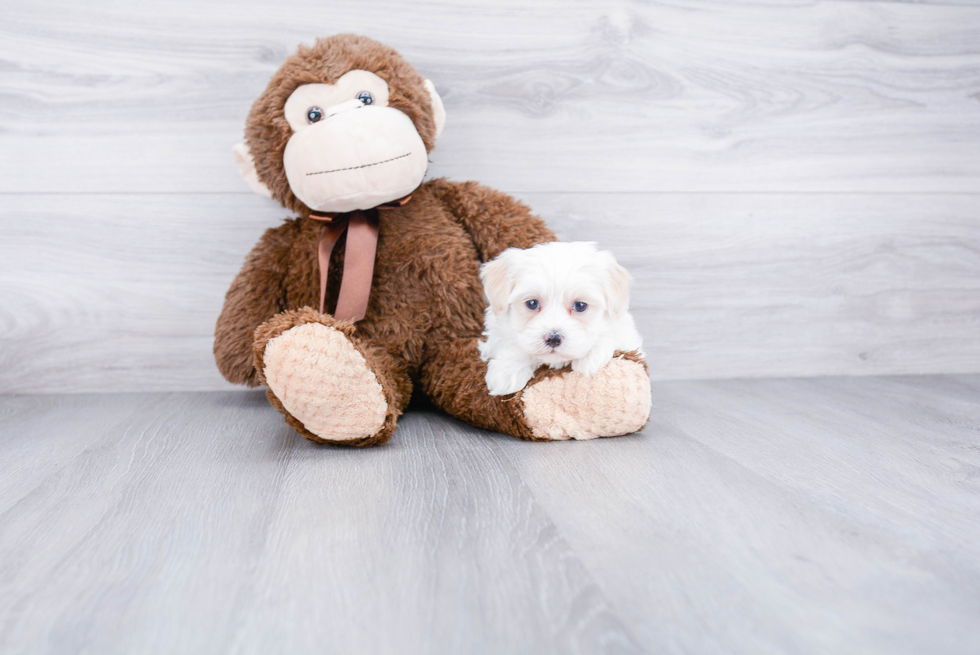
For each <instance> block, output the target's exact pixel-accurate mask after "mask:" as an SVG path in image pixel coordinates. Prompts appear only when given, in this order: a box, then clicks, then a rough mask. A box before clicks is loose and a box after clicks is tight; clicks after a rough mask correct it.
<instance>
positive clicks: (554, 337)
mask: <svg viewBox="0 0 980 655" xmlns="http://www.w3.org/2000/svg"><path fill="white" fill-rule="evenodd" d="M544 342H545V343H546V344H548V345H549V346H551V347H552V348H557V347H558V346H559V345H561V335H560V334H558V333H557V332H549V333H548V336H546V337H545V338H544Z"/></svg>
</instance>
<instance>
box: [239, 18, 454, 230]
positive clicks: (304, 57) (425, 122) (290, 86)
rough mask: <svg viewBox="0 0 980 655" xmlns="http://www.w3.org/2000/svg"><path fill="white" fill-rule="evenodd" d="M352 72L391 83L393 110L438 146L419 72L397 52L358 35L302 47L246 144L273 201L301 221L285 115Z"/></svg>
mask: <svg viewBox="0 0 980 655" xmlns="http://www.w3.org/2000/svg"><path fill="white" fill-rule="evenodd" d="M352 70H366V71H371V72H372V73H375V74H377V75H378V76H379V77H381V78H382V79H383V80H385V81H386V82H387V83H388V106H389V107H393V108H395V109H398V110H399V111H401V112H402V113H404V114H405V115H407V116H408V117H409V118H411V119H412V122H413V123H414V124H415V129H416V130H418V132H419V136H421V137H422V142H423V143H424V144H425V149H426V151H430V152H431V151H432V149H433V148H434V147H435V145H436V124H435V121H434V120H433V118H432V101H431V100H430V99H429V93H428V92H427V91H426V90H425V87H424V86H423V83H424V82H425V79H424V78H423V77H422V76H421V75H419V73H418V71H416V70H415V68H414V67H413V66H412V65H411V64H409V63H408V62H407V61H405V60H404V59H402V58H401V56H400V55H399V54H398V53H397V52H395V51H394V50H393V49H392V48H389V47H388V46H386V45H383V44H381V43H378V42H377V41H375V40H373V39H369V38H367V37H364V36H357V35H356V34H338V35H336V36H331V37H330V38H327V39H318V40H317V42H316V43H315V44H314V45H313V47H307V46H300V48H299V51H298V52H297V53H296V54H294V55H293V56H291V57H289V58H288V59H286V61H285V63H283V65H282V67H281V68H280V69H279V70H278V71H277V72H276V74H275V75H273V76H272V80H271V81H270V82H269V86H268V87H266V90H265V92H264V93H263V94H262V95H261V96H259V98H258V99H257V100H256V101H255V102H254V103H253V104H252V111H251V112H249V114H248V119H246V121H245V142H246V143H247V144H248V148H249V150H250V151H251V153H252V158H253V159H254V160H255V170H256V172H257V173H258V176H259V179H260V180H261V181H262V182H264V183H265V185H266V186H267V187H269V190H270V191H271V192H272V197H273V198H275V199H276V200H278V201H279V202H280V203H282V205H283V206H284V207H286V208H287V209H291V210H292V211H294V212H296V213H298V214H299V215H300V216H309V215H310V210H309V208H308V207H307V206H306V205H304V204H303V203H302V202H300V201H299V199H297V198H296V196H295V195H293V192H292V191H291V190H290V188H289V182H288V181H287V180H286V172H285V171H284V170H283V167H282V155H283V152H284V151H285V150H286V143H287V142H288V141H289V137H290V136H292V133H293V132H292V128H290V127H289V123H288V122H286V117H285V116H284V115H283V106H284V105H285V104H286V100H288V99H289V96H290V94H292V92H293V91H295V90H296V89H297V88H298V87H300V86H302V85H304V84H334V83H335V82H336V81H337V80H338V79H339V78H340V76H341V75H343V74H344V73H347V72H348V71H352Z"/></svg>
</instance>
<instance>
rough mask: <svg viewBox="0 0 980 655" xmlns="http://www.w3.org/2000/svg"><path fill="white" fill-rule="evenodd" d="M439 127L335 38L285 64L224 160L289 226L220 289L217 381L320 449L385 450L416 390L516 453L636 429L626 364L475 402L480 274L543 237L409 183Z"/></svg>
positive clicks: (399, 87) (440, 112)
mask: <svg viewBox="0 0 980 655" xmlns="http://www.w3.org/2000/svg"><path fill="white" fill-rule="evenodd" d="M444 122H445V111H444V109H443V105H442V101H441V100H440V98H439V96H438V95H437V94H436V91H435V88H434V87H433V85H432V83H431V82H430V81H428V80H426V79H423V78H422V77H421V76H420V75H419V73H418V72H416V70H415V69H414V68H413V67H412V66H411V65H410V64H409V63H408V62H406V61H405V60H403V59H402V58H401V57H400V56H399V55H398V53H396V52H395V51H394V50H392V49H391V48H389V47H387V46H384V45H382V44H381V43H378V42H377V41H373V40H371V39H368V38H365V37H361V36H355V35H350V34H342V35H338V36H333V37H330V38H327V39H321V40H318V41H317V42H316V44H315V45H314V46H313V47H305V46H304V47H300V49H299V51H298V52H297V53H296V54H295V55H293V56H291V57H290V58H289V59H287V60H286V62H285V63H284V64H283V65H282V68H280V69H279V71H278V72H277V73H276V74H275V75H274V76H273V77H272V80H271V81H270V82H269V86H268V88H266V90H265V92H264V93H263V94H262V95H261V96H260V97H259V99H258V100H256V101H255V104H254V105H253V106H252V109H251V112H250V113H249V115H248V119H247V122H246V126H245V138H246V143H245V144H240V145H238V146H236V147H235V148H234V155H235V160H236V162H237V164H238V166H239V169H240V170H241V172H242V175H243V176H244V177H245V179H246V181H247V182H248V183H249V185H250V186H251V188H252V190H254V191H255V192H257V193H259V194H262V195H264V196H267V197H271V198H274V199H275V200H277V201H278V202H280V203H281V204H282V205H283V206H284V207H286V208H287V209H289V210H292V211H293V212H295V213H296V214H297V215H298V217H297V218H292V219H288V220H286V221H285V223H283V224H282V225H280V226H279V227H275V228H272V229H270V230H268V231H267V232H266V233H265V234H264V235H263V236H262V238H261V239H260V241H259V243H258V245H256V246H255V248H254V249H253V250H252V252H251V253H250V254H249V255H248V257H247V258H246V260H245V264H244V266H243V267H242V270H241V272H240V273H239V274H238V277H236V278H235V281H234V282H233V283H232V285H231V288H230V289H229V290H228V294H227V297H226V299H225V304H224V309H223V310H222V312H221V316H220V318H219V319H218V324H217V329H216V332H215V342H214V354H215V359H216V360H217V364H218V368H219V369H220V370H221V373H222V374H223V375H224V376H225V378H227V379H228V380H229V381H231V382H234V383H239V384H247V385H249V386H255V385H260V384H264V385H266V387H267V389H268V390H267V396H268V398H269V401H270V402H271V403H272V405H273V406H275V407H276V409H278V410H279V411H280V412H282V413H283V414H284V415H285V417H286V421H287V422H288V423H289V424H290V425H291V426H293V427H294V428H295V429H296V430H298V431H299V432H300V433H301V434H303V435H304V436H306V437H307V438H308V439H311V440H313V441H317V442H322V443H332V444H345V445H351V446H370V445H375V444H380V443H384V442H385V441H387V440H388V439H389V438H390V437H391V435H392V433H393V432H394V430H395V422H396V420H397V418H398V416H399V415H400V414H401V412H402V410H403V409H404V408H405V406H406V405H407V404H408V401H409V399H410V397H411V395H412V390H413V388H417V387H421V391H422V392H423V393H424V394H425V395H426V396H427V397H428V398H429V399H430V400H431V401H432V403H434V404H435V405H436V406H438V407H439V408H441V409H443V410H444V411H446V412H448V413H449V414H451V415H453V416H455V417H457V418H459V419H462V420H463V421H466V422H467V423H470V424H472V425H476V426H479V427H482V428H488V429H490V430H496V431H499V432H504V433H507V434H510V435H513V436H515V437H519V438H522V439H531V440H556V439H588V438H592V437H602V436H614V435H621V434H627V433H630V432H635V431H636V430H639V429H640V428H641V427H642V426H643V425H644V424H645V423H646V421H647V419H648V417H649V413H650V382H649V378H648V376H647V372H646V363H645V362H644V361H643V360H642V358H641V357H640V356H638V355H637V354H636V353H619V354H618V356H617V357H616V358H615V359H613V360H612V362H610V363H609V364H608V365H607V366H606V367H605V368H603V369H602V370H600V371H599V373H597V374H596V375H594V376H592V377H583V376H581V375H579V374H577V373H574V372H572V371H571V370H570V369H563V370H559V371H553V370H541V371H539V372H538V373H537V375H536V376H535V377H534V378H533V379H532V380H531V382H530V383H529V384H528V386H527V387H526V388H525V389H524V390H522V391H520V392H518V393H517V394H514V395H513V396H504V397H496V396H494V397H492V396H490V395H489V394H488V392H487V386H486V382H485V381H484V376H485V375H486V364H485V363H484V362H483V361H481V359H480V355H479V351H478V348H477V339H478V338H479V336H480V334H481V332H482V329H483V315H484V309H485V307H486V306H487V305H486V301H485V300H484V296H483V288H482V285H481V283H480V276H479V269H480V264H481V263H483V262H486V261H488V260H490V259H492V258H494V257H495V256H496V255H497V254H498V253H500V252H501V251H502V250H504V249H505V248H509V247H517V248H528V247H530V246H533V245H534V244H537V243H544V242H548V241H554V240H555V236H554V234H552V233H551V231H550V230H548V228H547V227H546V226H545V224H544V223H543V222H542V221H541V220H540V219H538V218H536V217H534V216H532V215H531V213H530V212H529V210H528V208H527V207H526V206H525V205H523V204H522V203H520V202H518V201H517V200H515V199H513V198H511V197H510V196H508V195H506V194H504V193H500V192H499V191H494V190H493V189H489V188H487V187H484V186H481V185H479V184H477V183H475V182H450V181H448V180H445V179H435V180H430V181H427V182H423V177H424V175H425V172H426V166H427V162H428V153H429V152H430V151H431V150H432V149H433V148H434V147H435V142H436V138H437V137H438V136H439V133H440V132H441V131H442V127H443V124H444Z"/></svg>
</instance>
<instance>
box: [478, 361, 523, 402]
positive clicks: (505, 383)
mask: <svg viewBox="0 0 980 655" xmlns="http://www.w3.org/2000/svg"><path fill="white" fill-rule="evenodd" d="M533 375H534V369H531V368H529V367H527V366H520V365H516V366H515V365H509V364H507V363H506V362H503V361H501V360H499V359H491V360H490V362H489V363H488V364H487V377H486V380H487V391H488V392H489V393H490V395H491V396H506V395H509V394H512V393H517V392H518V391H520V390H521V389H523V388H524V387H525V386H527V383H528V382H529V381H530V380H531V376H533Z"/></svg>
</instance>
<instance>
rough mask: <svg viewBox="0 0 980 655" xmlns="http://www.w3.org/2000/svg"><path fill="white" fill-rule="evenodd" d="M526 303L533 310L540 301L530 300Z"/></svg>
mask: <svg viewBox="0 0 980 655" xmlns="http://www.w3.org/2000/svg"><path fill="white" fill-rule="evenodd" d="M524 305H525V306H526V307H527V308H528V309H530V310H531V311H532V312H533V311H534V310H535V309H537V308H538V301H537V300H528V301H527V302H526V303H524Z"/></svg>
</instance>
